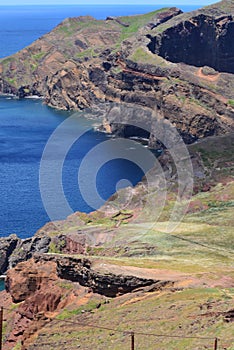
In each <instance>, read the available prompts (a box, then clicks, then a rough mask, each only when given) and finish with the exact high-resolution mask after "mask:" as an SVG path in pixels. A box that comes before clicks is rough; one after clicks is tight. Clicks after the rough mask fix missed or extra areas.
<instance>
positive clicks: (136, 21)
mask: <svg viewBox="0 0 234 350" xmlns="http://www.w3.org/2000/svg"><path fill="white" fill-rule="evenodd" d="M166 9H167V8H162V9H160V10H156V11H153V12H149V13H147V14H145V15H137V16H123V17H120V18H119V19H120V20H121V21H122V22H124V23H127V24H129V27H123V29H122V34H121V36H120V40H121V41H123V40H125V39H127V38H128V37H130V36H132V35H133V34H135V33H136V32H137V31H138V30H139V29H140V28H141V27H143V26H144V25H146V24H147V23H148V22H149V21H150V20H151V19H152V18H153V17H154V16H155V15H156V14H157V13H160V12H163V11H165V10H166Z"/></svg>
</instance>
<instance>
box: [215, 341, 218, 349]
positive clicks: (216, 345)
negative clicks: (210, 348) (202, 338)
mask: <svg viewBox="0 0 234 350" xmlns="http://www.w3.org/2000/svg"><path fill="white" fill-rule="evenodd" d="M214 350H218V338H215V342H214Z"/></svg>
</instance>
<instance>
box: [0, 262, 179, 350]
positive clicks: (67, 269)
mask: <svg viewBox="0 0 234 350" xmlns="http://www.w3.org/2000/svg"><path fill="white" fill-rule="evenodd" d="M166 285H170V286H173V281H172V282H169V281H167V280H162V281H159V280H154V279H147V278H140V277H137V276H136V275H134V274H133V275H125V274H121V275H117V274H114V273H111V272H106V273H101V272H100V271H98V270H97V269H96V268H95V266H93V263H92V262H91V261H90V260H89V259H86V258H84V259H78V258H73V257H65V256H58V255H37V256H34V258H33V259H31V260H30V261H27V262H24V263H19V264H18V265H17V266H16V267H15V268H13V269H11V270H9V271H8V273H7V278H6V290H7V292H8V293H10V295H11V297H12V300H13V302H14V303H20V305H19V307H18V308H17V311H16V312H15V315H14V322H13V324H14V327H13V329H12V331H11V333H10V334H8V337H7V342H5V344H4V346H5V348H6V349H11V348H12V344H13V345H14V344H15V342H16V341H18V342H19V341H21V344H22V349H27V346H26V344H27V343H30V337H32V336H33V335H34V334H35V333H37V332H38V330H39V329H41V328H42V327H43V326H44V325H45V324H46V323H48V322H49V321H50V319H51V318H53V317H54V315H56V314H57V313H58V312H59V311H61V310H62V309H63V308H64V307H65V306H66V305H69V303H71V301H74V300H75V299H76V298H77V297H79V296H81V297H82V298H84V300H86V299H87V300H88V298H87V295H90V294H92V292H94V293H98V294H100V295H104V296H106V297H116V296H118V295H122V294H125V293H129V292H132V291H134V290H138V289H144V288H146V287H147V286H148V287H149V288H148V289H147V291H148V292H150V291H155V290H161V289H163V287H165V286H166ZM99 306H100V304H99ZM97 307H98V306H97Z"/></svg>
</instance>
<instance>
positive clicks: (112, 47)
mask: <svg viewBox="0 0 234 350" xmlns="http://www.w3.org/2000/svg"><path fill="white" fill-rule="evenodd" d="M233 13H234V2H233V1H229V0H223V1H221V2H220V3H217V4H215V5H212V6H208V7H206V8H203V9H201V10H198V11H194V12H191V13H185V14H183V13H182V11H180V10H178V9H176V8H170V9H162V10H159V11H155V12H152V13H149V14H146V15H140V16H133V17H120V18H112V17H108V18H107V19H106V21H98V20H95V19H94V18H91V17H78V18H70V19H66V20H65V21H63V22H62V23H61V24H60V25H58V26H57V27H56V28H55V29H54V30H53V31H52V32H50V33H49V34H47V35H45V36H43V37H41V38H40V39H39V40H37V41H36V42H34V43H33V44H32V45H30V46H28V47H27V48H25V49H23V50H21V51H20V52H18V53H17V54H15V55H13V56H11V57H7V58H5V59H2V60H1V61H0V91H1V92H2V93H13V94H16V95H18V96H19V97H24V96H27V95H38V96H41V97H43V98H44V100H45V102H46V103H48V104H49V105H50V106H52V107H55V108H60V109H67V110H71V109H86V108H91V110H97V109H99V110H100V111H101V112H100V113H101V114H103V110H105V105H106V104H107V103H113V102H114V103H121V104H122V103H126V104H128V103H134V104H137V105H140V106H143V107H145V106H146V107H149V108H151V109H153V110H156V109H157V110H160V115H161V116H163V118H165V119H169V120H170V121H171V122H172V123H173V125H175V126H176V127H177V129H178V130H179V131H180V133H181V134H182V136H183V137H184V139H185V141H186V142H189V143H190V142H193V141H195V140H196V139H198V138H202V137H206V136H210V135H220V134H223V133H227V132H229V131H231V130H233V115H234V111H233V99H234V96H233V91H234V76H233V74H232V73H233V57H234V55H233V44H232V40H231V38H232V37H233V31H234V26H233Z"/></svg>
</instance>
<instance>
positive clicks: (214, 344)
mask: <svg viewBox="0 0 234 350" xmlns="http://www.w3.org/2000/svg"><path fill="white" fill-rule="evenodd" d="M4 310H5V311H10V312H12V310H10V309H7V308H5V307H1V308H0V350H4V349H3V313H4ZM50 320H51V321H53V322H55V323H58V324H60V323H61V324H62V325H63V326H64V325H65V324H67V325H70V326H72V328H73V329H74V330H75V329H77V327H83V328H86V327H87V328H90V329H92V330H95V329H98V330H102V331H111V332H112V333H113V334H116V333H121V334H122V335H123V336H124V337H126V338H127V339H128V344H129V345H128V349H130V350H136V349H137V348H136V339H137V338H138V339H139V338H142V337H151V338H155V339H158V338H167V339H174V340H179V339H188V340H189V339H194V340H199V341H201V340H202V341H207V346H206V347H205V348H207V349H212V350H218V349H221V348H219V344H221V342H222V339H220V338H218V337H216V336H213V337H202V336H192V335H191V336H187V335H176V334H160V333H159V334H157V333H150V332H149V333H147V332H141V331H140V330H129V329H116V328H112V327H109V326H102V325H97V324H93V323H89V322H83V321H72V320H59V319H54V318H51V319H50ZM6 340H7V339H6ZM6 340H5V341H6ZM155 341H156V340H155ZM225 341H226V342H228V343H229V344H231V343H233V344H234V338H233V339H225ZM69 343H70V345H69V350H72V349H78V348H80V347H79V346H78V345H77V346H75V345H74V340H73V339H70V340H67V339H66V340H64V349H65V345H68V344H69ZM48 345H53V347H55V346H56V342H55V341H51V342H50V341H46V342H40V343H38V346H37V345H36V344H35V345H34V349H36V348H37V347H38V348H39V349H43V346H48ZM57 345H60V346H61V342H59V343H58V344H57ZM126 349H127V348H126ZM190 349H191V350H192V348H190ZM222 349H225V347H224V348H223V347H222ZM226 349H227V348H226ZM160 350H162V347H161V346H160Z"/></svg>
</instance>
